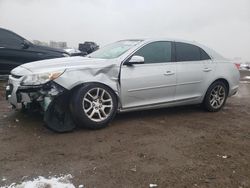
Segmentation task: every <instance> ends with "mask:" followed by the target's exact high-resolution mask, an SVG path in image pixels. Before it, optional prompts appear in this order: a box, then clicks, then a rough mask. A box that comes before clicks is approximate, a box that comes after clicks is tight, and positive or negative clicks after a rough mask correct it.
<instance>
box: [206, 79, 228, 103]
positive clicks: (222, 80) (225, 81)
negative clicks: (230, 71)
mask: <svg viewBox="0 0 250 188" xmlns="http://www.w3.org/2000/svg"><path fill="white" fill-rule="evenodd" d="M217 81H221V82H223V83H224V84H225V85H226V87H227V94H228V93H229V90H230V85H229V82H228V81H227V79H225V78H217V79H216V80H214V81H213V82H211V83H210V84H209V86H208V88H207V90H206V92H205V94H204V96H203V100H202V101H204V100H205V97H206V94H207V92H208V89H209V87H210V86H211V85H212V84H214V83H215V82H217Z"/></svg>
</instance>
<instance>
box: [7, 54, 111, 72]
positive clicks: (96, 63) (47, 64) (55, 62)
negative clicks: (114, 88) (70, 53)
mask: <svg viewBox="0 0 250 188" xmlns="http://www.w3.org/2000/svg"><path fill="white" fill-rule="evenodd" d="M111 62H112V61H109V60H106V59H94V58H87V57H81V56H76V57H64V58H56V59H48V60H42V61H34V62H31V63H26V64H22V65H21V66H19V67H17V68H15V69H13V70H12V71H11V73H15V74H17V75H21V74H20V73H19V70H21V69H22V70H23V69H27V70H28V71H29V72H32V73H33V74H34V73H42V72H50V71H57V70H65V69H84V68H102V67H106V66H108V65H110V64H112V63H111ZM22 72H23V71H22ZM26 73H27V72H26ZM22 75H23V74H22Z"/></svg>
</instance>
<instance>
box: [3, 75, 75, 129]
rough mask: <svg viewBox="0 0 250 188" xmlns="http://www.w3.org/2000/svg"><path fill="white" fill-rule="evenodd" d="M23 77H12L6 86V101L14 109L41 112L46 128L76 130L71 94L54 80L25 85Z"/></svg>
mask: <svg viewBox="0 0 250 188" xmlns="http://www.w3.org/2000/svg"><path fill="white" fill-rule="evenodd" d="M23 79H24V78H23V76H16V75H13V74H12V75H10V76H9V81H8V84H7V86H6V99H7V100H8V101H9V102H10V104H11V105H12V106H13V108H18V109H20V108H22V109H23V110H28V111H38V110H39V111H40V112H42V113H43V114H44V121H45V124H46V127H47V128H49V129H51V130H53V131H56V132H67V131H71V130H72V129H73V128H75V125H74V123H73V121H72V120H71V117H70V115H69V114H70V113H69V107H68V105H69V98H70V93H69V91H68V90H67V89H65V88H64V87H62V86H60V85H59V84H57V83H56V82H54V81H53V80H51V81H48V82H46V83H44V84H40V85H23V84H22V81H23Z"/></svg>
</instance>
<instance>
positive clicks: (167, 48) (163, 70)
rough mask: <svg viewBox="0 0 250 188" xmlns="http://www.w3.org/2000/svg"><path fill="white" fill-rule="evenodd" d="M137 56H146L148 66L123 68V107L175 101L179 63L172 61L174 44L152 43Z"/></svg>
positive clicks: (140, 50)
mask: <svg viewBox="0 0 250 188" xmlns="http://www.w3.org/2000/svg"><path fill="white" fill-rule="evenodd" d="M133 55H137V56H142V57H144V63H143V64H134V65H132V66H127V65H122V67H121V75H120V84H121V103H122V108H124V109H126V108H132V107H139V106H146V105H151V104H161V103H165V102H168V101H172V100H173V99H174V95H175V85H176V63H175V62H173V61H172V43H171V42H168V41H157V42H152V43H149V44H146V45H145V46H143V47H142V48H140V49H139V50H138V51H136V52H135V53H134V54H133ZM133 55H131V57H132V56H133Z"/></svg>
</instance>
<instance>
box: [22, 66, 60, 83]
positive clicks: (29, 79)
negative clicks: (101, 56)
mask: <svg viewBox="0 0 250 188" xmlns="http://www.w3.org/2000/svg"><path fill="white" fill-rule="evenodd" d="M63 72H64V70H63V71H56V72H48V73H39V74H30V75H26V76H24V78H23V80H22V82H21V85H41V84H45V83H46V82H48V81H51V80H55V79H56V78H58V77H59V76H61V75H62V74H63Z"/></svg>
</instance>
